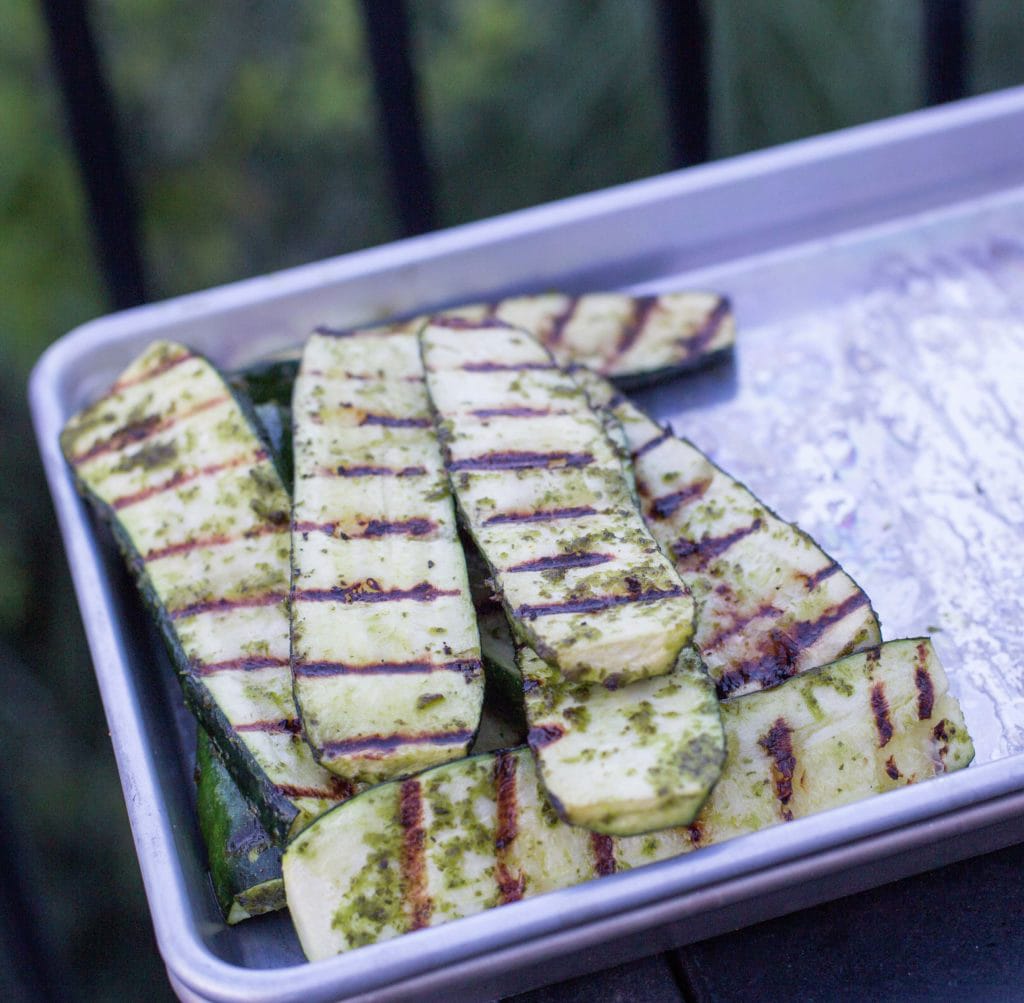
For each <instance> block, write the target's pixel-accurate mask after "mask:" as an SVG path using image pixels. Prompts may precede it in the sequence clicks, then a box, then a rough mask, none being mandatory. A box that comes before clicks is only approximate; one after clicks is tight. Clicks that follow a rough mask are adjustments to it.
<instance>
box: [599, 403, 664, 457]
mask: <svg viewBox="0 0 1024 1003" xmlns="http://www.w3.org/2000/svg"><path fill="white" fill-rule="evenodd" d="M624 400H625V397H623V396H622V395H621V394H616V395H615V397H614V398H613V399H612V400H610V401H609V402H608V407H609V408H614V407H615V406H616V405H617V404H621V403H622V401H624ZM671 438H673V435H672V429H671V428H665V429H664V430H663V431H662V433H661V434H660V435H656V436H655V437H654V438H653V439H648V440H647V441H646V442H645V443H644V444H643V445H642V446H640V447H639V448H638V449H634V450H632V452H631V455H632V457H633V459H634V460H638V459H639V458H640V457H641V456H644V455H646V454H647V453H650V452H651V451H652V450H655V449H657V448H658V447H659V446H660V445H661V444H662V443H663V442H667V441H668V440H669V439H671Z"/></svg>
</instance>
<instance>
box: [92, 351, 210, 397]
mask: <svg viewBox="0 0 1024 1003" xmlns="http://www.w3.org/2000/svg"><path fill="white" fill-rule="evenodd" d="M194 358H196V356H195V355H193V354H192V352H186V353H185V354H184V355H175V356H174V357H173V358H170V359H165V360H164V361H163V362H161V363H158V364H157V365H155V366H154V367H153V368H152V369H147V370H146V371H145V372H144V373H139V375H138V376H131V377H129V378H128V379H120V380H117V381H116V382H115V383H114V385H113V386H112V387H111V388H110V392H111V393H112V394H118V393H120V392H121V391H122V390H127V389H128V387H135V386H138V385H139V384H140V383H146V382H148V381H149V380H152V379H155V378H156V377H157V376H162V375H163V374H164V373H166V372H167V371H168V370H171V369H174V367H175V366H180V365H181V364H182V363H183V362H188V360H189V359H194Z"/></svg>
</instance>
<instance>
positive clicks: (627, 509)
mask: <svg viewBox="0 0 1024 1003" xmlns="http://www.w3.org/2000/svg"><path fill="white" fill-rule="evenodd" d="M420 343H421V346H422V351H423V359H424V363H425V367H426V376H427V389H428V391H429V392H430V396H431V400H432V401H433V404H434V407H435V410H436V412H437V415H436V416H437V420H438V425H439V429H440V434H441V436H442V439H443V441H444V444H445V452H446V458H445V461H446V465H447V469H448V474H449V478H450V479H451V483H452V488H453V490H454V493H455V496H456V500H457V501H458V504H459V508H460V511H461V512H462V515H463V518H464V521H465V523H466V526H467V528H468V529H469V532H470V534H471V535H472V537H473V539H474V541H475V543H476V544H477V546H478V547H479V549H480V552H481V554H482V555H483V557H484V559H485V561H486V562H487V564H488V566H489V568H490V569H491V572H492V575H493V580H494V583H495V585H496V588H497V590H498V591H499V592H500V594H501V599H502V602H503V603H504V605H505V608H506V610H507V611H508V613H509V617H510V620H511V622H512V623H513V627H514V629H515V631H516V633H517V635H518V636H519V637H520V639H521V640H523V641H525V642H526V643H527V644H529V646H530V647H531V648H532V649H533V650H534V651H535V652H536V653H537V654H538V655H540V656H541V658H543V659H544V660H545V661H546V662H548V663H549V664H551V665H552V666H553V667H555V668H557V669H558V670H559V671H560V672H561V673H562V674H563V675H564V676H565V677H566V678H567V679H572V680H575V681H578V682H595V683H604V684H606V685H609V686H614V685H619V684H624V683H627V682H631V681H634V680H636V679H644V678H647V677H650V676H658V675H663V674H665V673H666V672H668V671H669V670H670V669H671V668H672V666H673V665H674V664H675V661H676V658H677V657H678V655H679V652H680V651H681V650H682V648H683V647H684V645H686V643H687V642H688V641H689V640H690V637H691V636H692V633H693V600H692V598H691V597H690V595H689V593H688V592H687V590H686V588H685V587H684V586H683V584H682V582H680V580H679V577H678V575H677V574H676V573H675V571H674V569H673V567H672V565H671V563H670V562H669V561H668V559H667V558H666V557H665V556H664V554H662V553H661V551H660V550H659V548H658V545H657V544H656V543H655V541H654V540H653V538H652V537H651V535H650V533H649V532H648V530H647V528H646V527H645V526H644V523H643V520H642V518H641V517H640V514H639V512H638V511H637V510H636V508H635V507H634V505H633V500H632V497H631V494H630V485H629V482H628V480H627V478H626V477H625V475H624V473H623V469H622V463H621V460H620V457H619V455H618V453H617V452H616V449H615V447H614V445H613V444H612V442H611V441H610V440H609V439H608V436H607V435H606V433H605V429H604V425H603V423H602V420H601V418H600V417H599V416H598V415H597V414H596V413H595V412H594V411H593V410H592V409H591V408H590V406H589V404H588V402H587V398H586V394H585V393H584V392H583V391H582V390H581V389H580V388H579V387H578V386H577V385H576V384H575V383H574V382H573V381H572V379H570V378H568V377H567V376H565V375H564V374H563V373H562V371H561V370H560V369H559V368H558V366H557V365H556V364H555V363H554V361H553V360H552V358H551V356H550V354H549V353H548V352H547V350H546V349H545V348H544V347H543V346H542V345H541V344H540V343H539V342H537V341H536V340H535V339H533V338H532V337H530V335H529V334H527V333H526V332H524V331H519V330H517V329H516V328H512V327H509V326H507V325H504V324H501V323H500V322H492V323H490V324H487V323H483V324H474V323H469V322H464V321H456V320H452V321H445V322H432V323H430V324H428V325H427V326H426V327H425V328H424V330H423V332H422V333H421V335H420Z"/></svg>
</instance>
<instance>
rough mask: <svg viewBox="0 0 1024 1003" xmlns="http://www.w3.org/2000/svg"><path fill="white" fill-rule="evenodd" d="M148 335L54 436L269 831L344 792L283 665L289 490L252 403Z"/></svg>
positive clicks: (277, 831)
mask: <svg viewBox="0 0 1024 1003" xmlns="http://www.w3.org/2000/svg"><path fill="white" fill-rule="evenodd" d="M243 405H244V401H242V400H241V399H238V398H236V397H235V396H234V394H233V393H232V390H231V388H230V387H229V386H228V384H226V383H225V381H224V379H223V378H222V377H221V375H220V374H219V373H218V372H217V370H216V369H215V368H214V367H213V366H212V365H210V363H209V362H207V361H206V360H205V359H204V358H202V357H201V356H198V355H196V354H195V353H193V352H191V351H190V350H189V349H187V348H185V347H183V346H181V345H177V344H173V343H170V342H157V343H155V344H153V345H151V346H150V347H149V348H148V349H147V350H146V351H145V352H143V354H142V355H141V356H139V357H138V358H137V359H136V360H135V361H134V362H133V363H132V364H131V365H130V366H129V367H128V368H127V369H126V370H125V372H124V373H122V374H121V376H120V378H119V379H118V380H117V382H116V383H115V384H114V386H113V387H112V388H111V390H110V392H109V393H108V394H107V395H106V396H105V397H103V398H102V399H101V400H99V401H98V402H96V403H95V404H93V405H92V406H91V407H88V408H86V409H85V410H84V411H82V412H80V413H79V414H78V415H76V416H74V417H73V418H72V419H71V420H70V421H69V422H68V424H67V426H66V427H65V429H64V431H63V433H62V435H61V446H62V449H63V451H64V455H65V456H66V458H67V460H68V462H69V465H70V467H71V469H72V472H73V474H74V476H75V479H76V483H77V485H78V488H79V490H80V491H81V492H82V493H83V494H85V495H86V496H87V497H88V498H89V500H90V501H91V503H92V504H93V506H94V508H95V509H96V510H97V512H98V514H99V515H100V516H101V518H103V519H104V520H105V521H107V522H108V523H109V524H110V526H111V529H112V531H113V534H114V537H115V539H116V540H117V542H118V544H119V546H120V547H121V549H122V551H123V552H124V554H125V557H126V559H127V561H128V564H129V567H130V568H131V570H132V571H133V572H134V574H135V576H136V578H137V581H138V585H139V588H140V590H141V592H142V595H143V598H144V600H145V602H146V603H147V605H148V606H149V607H150V608H151V610H152V612H153V614H154V616H155V617H156V620H157V623H158V625H159V627H160V630H161V633H162V634H163V637H164V640H165V641H166V643H167V646H168V649H169V651H170V654H171V658H172V661H173V663H174V666H175V669H176V671H177V673H178V676H179V680H180V682H181V685H182V687H183V689H184V691H185V696H186V700H187V701H188V703H189V705H190V707H191V709H192V710H193V712H194V713H195V714H196V716H197V717H198V718H199V721H200V723H201V724H202V725H203V727H204V728H205V729H206V730H207V731H208V732H209V733H210V735H211V737H212V739H213V741H214V742H215V744H216V746H217V749H218V751H219V752H220V754H221V755H222V757H223V758H224V761H225V763H226V765H227V767H228V769H229V770H230V771H231V774H232V776H233V777H234V779H235V782H236V783H237V784H238V786H239V788H240V790H241V791H242V793H243V794H244V796H245V797H246V799H247V800H248V801H249V802H250V803H251V804H252V805H253V806H254V807H256V808H257V810H258V811H259V812H260V820H261V822H262V824H263V825H264V827H265V828H266V829H267V831H268V832H269V833H270V834H271V835H272V836H273V837H274V838H275V839H278V840H283V839H284V838H286V837H287V835H288V833H289V831H291V830H293V829H295V828H298V827H301V825H303V824H305V823H306V822H308V821H309V820H310V819H312V818H314V817H316V815H318V814H320V813H321V812H322V811H324V810H325V809H326V808H329V807H330V806H331V805H332V804H336V803H337V802H338V801H339V800H342V799H343V798H344V797H346V796H347V795H348V794H349V793H351V790H350V787H349V786H348V785H346V784H344V783H342V782H341V781H340V780H338V779H337V778H335V777H332V776H331V775H330V774H329V773H327V772H326V771H325V770H323V769H321V768H320V767H319V766H318V765H317V764H316V762H315V761H314V759H313V757H312V754H311V752H310V750H309V747H308V746H307V745H306V743H305V742H304V741H303V738H302V735H301V727H300V724H299V720H298V716H297V714H296V712H295V704H294V700H293V698H292V692H291V674H290V671H289V667H288V612H287V597H288V567H289V561H288V552H289V537H288V509H289V504H290V502H289V499H288V495H287V493H286V492H285V489H284V486H283V484H282V482H281V478H280V476H279V473H278V470H277V468H276V467H275V465H274V462H273V458H272V456H271V455H270V454H269V451H268V449H267V446H266V444H265V442H264V440H263V439H262V438H261V435H260V430H259V428H258V426H257V425H256V424H255V417H254V414H253V412H252V411H251V410H250V409H248V408H247V407H245V406H243Z"/></svg>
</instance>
